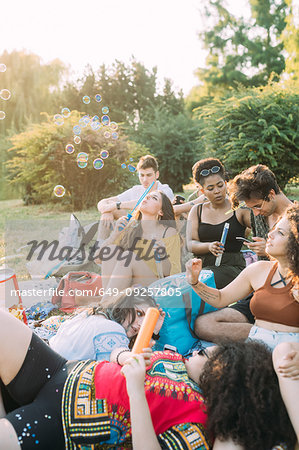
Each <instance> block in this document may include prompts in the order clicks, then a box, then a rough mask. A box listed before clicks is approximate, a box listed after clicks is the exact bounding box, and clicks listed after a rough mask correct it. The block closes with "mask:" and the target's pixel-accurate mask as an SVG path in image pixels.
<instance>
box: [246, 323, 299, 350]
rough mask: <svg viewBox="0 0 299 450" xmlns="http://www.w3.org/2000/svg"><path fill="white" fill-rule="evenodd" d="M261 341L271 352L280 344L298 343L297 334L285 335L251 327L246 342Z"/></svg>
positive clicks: (298, 335) (254, 326) (298, 334)
mask: <svg viewBox="0 0 299 450" xmlns="http://www.w3.org/2000/svg"><path fill="white" fill-rule="evenodd" d="M249 339H250V340H256V341H262V342H264V343H265V344H267V345H268V347H270V349H271V350H272V351H273V350H274V348H275V347H276V345H278V344H280V343H281V342H298V343H299V333H286V332H282V331H273V330H267V329H266V328H261V327H257V326H256V325H253V327H252V328H251V330H250V333H249V336H248V340H249Z"/></svg>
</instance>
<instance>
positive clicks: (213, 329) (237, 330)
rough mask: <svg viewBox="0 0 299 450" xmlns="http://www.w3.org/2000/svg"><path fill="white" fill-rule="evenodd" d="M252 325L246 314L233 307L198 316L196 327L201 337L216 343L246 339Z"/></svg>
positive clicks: (197, 333) (196, 331)
mask: <svg viewBox="0 0 299 450" xmlns="http://www.w3.org/2000/svg"><path fill="white" fill-rule="evenodd" d="M251 327H252V325H251V324H250V323H249V322H248V320H247V318H246V316H245V315H244V314H242V313H241V312H239V311H237V310H235V309H233V308H223V309H220V310H219V311H214V312H210V313H207V314H203V315H202V316H199V317H197V319H196V320H195V324H194V328H195V333H196V335H197V336H198V337H199V338H200V339H204V340H206V341H211V342H215V343H219V342H223V340H225V339H230V340H233V341H239V340H245V339H247V337H248V334H249V331H250V329H251Z"/></svg>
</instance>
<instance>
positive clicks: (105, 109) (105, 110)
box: [102, 106, 109, 114]
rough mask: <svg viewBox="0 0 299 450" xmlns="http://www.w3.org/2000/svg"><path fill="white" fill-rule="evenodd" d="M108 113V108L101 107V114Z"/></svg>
mask: <svg viewBox="0 0 299 450" xmlns="http://www.w3.org/2000/svg"><path fill="white" fill-rule="evenodd" d="M108 112H109V108H108V106H103V108H102V113H103V114H108Z"/></svg>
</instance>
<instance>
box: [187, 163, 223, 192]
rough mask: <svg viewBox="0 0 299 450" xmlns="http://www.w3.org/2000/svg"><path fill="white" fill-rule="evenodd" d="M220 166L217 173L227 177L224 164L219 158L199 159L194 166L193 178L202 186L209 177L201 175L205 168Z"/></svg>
mask: <svg viewBox="0 0 299 450" xmlns="http://www.w3.org/2000/svg"><path fill="white" fill-rule="evenodd" d="M214 166H218V167H219V168H220V170H219V172H217V174H216V175H220V176H221V178H223V180H225V179H226V175H225V168H224V165H223V164H222V163H221V161H219V159H217V158H205V159H201V160H199V161H197V162H196V163H195V164H194V166H193V167H192V175H193V180H194V181H196V182H197V183H199V184H200V185H201V186H202V185H203V184H204V183H205V181H206V179H207V177H203V176H202V175H200V172H201V171H202V170H203V169H212V167H214ZM211 175H213V174H211Z"/></svg>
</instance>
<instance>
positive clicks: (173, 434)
mask: <svg viewBox="0 0 299 450" xmlns="http://www.w3.org/2000/svg"><path fill="white" fill-rule="evenodd" d="M144 350H146V352H147V353H150V349H144ZM123 375H124V376H123ZM0 378H1V384H0V387H1V393H2V396H3V398H4V405H5V406H6V411H5V410H4V408H3V405H2V411H1V401H0V413H1V412H2V417H3V418H2V419H0V436H1V439H0V450H8V449H9V450H14V449H20V448H21V449H22V450H32V448H39V449H42V450H46V449H49V450H52V449H55V450H63V449H67V450H75V449H79V448H83V447H90V448H100V449H104V448H118V447H121V448H134V450H144V449H151V450H156V449H157V450H158V449H161V448H163V449H172V450H176V449H178V448H192V449H197V450H210V449H211V448H212V441H213V440H214V439H215V438H216V444H215V448H217V447H216V445H219V442H220V443H221V444H222V443H224V442H225V441H226V442H227V441H229V440H231V442H233V445H242V446H243V448H245V449H246V450H251V449H254V450H256V449H258V450H269V449H270V448H271V447H272V446H274V445H276V444H280V443H282V442H283V443H286V444H287V445H288V446H289V447H288V448H290V449H291V448H292V445H294V442H295V433H294V431H293V430H292V426H291V424H290V421H289V419H288V416H287V412H286V409H285V406H284V404H283V401H282V398H281V395H280V392H279V388H278V382H277V378H276V375H275V372H274V369H273V365H272V360H271V354H270V352H269V351H268V350H267V349H265V347H264V346H263V345H261V344H258V343H235V344H230V343H227V344H225V345H221V346H220V347H219V348H215V347H214V348H212V347H210V348H209V349H207V350H205V351H200V352H196V351H195V352H193V355H192V356H191V357H190V358H189V359H186V360H185V359H184V358H183V357H182V356H181V355H179V354H177V353H173V352H170V351H166V352H154V353H152V355H151V356H150V362H149V364H148V365H147V368H146V366H145V361H144V358H143V356H142V355H134V356H133V357H132V358H130V359H128V360H126V362H125V365H124V366H123V367H121V366H120V365H119V364H116V363H111V362H107V361H102V362H97V361H90V360H89V361H81V362H77V361H67V360H65V359H64V358H63V357H61V356H60V355H58V354H57V353H55V352H54V351H53V350H52V349H51V348H50V347H48V346H47V345H46V344H45V343H44V342H43V341H42V340H41V339H40V338H38V336H36V335H35V334H34V333H32V331H31V330H30V329H29V328H28V327H26V325H24V324H23V323H21V322H20V321H18V320H17V319H16V318H15V317H13V316H12V315H10V314H8V313H6V312H4V311H0ZM201 385H202V389H203V392H204V394H205V395H206V398H205V397H204V396H203V394H202V391H201V389H200V386H201ZM11 398H13V399H14V402H15V407H14V409H13V410H11V409H9V408H7V405H9V404H10V403H9V400H10V399H11ZM207 413H208V415H207ZM209 414H210V418H209ZM0 417H1V415H0ZM207 426H208V430H209V431H210V433H209V432H208V431H207ZM218 448H219V446H218ZM232 448H235V447H233V446H231V447H230V449H232ZM239 448H240V447H239Z"/></svg>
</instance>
